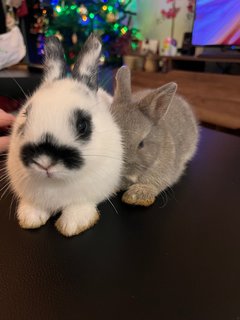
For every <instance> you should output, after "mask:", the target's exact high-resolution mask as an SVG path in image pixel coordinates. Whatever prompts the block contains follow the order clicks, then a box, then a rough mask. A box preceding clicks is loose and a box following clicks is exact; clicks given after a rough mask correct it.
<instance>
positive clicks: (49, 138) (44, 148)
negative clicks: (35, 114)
mask: <svg viewBox="0 0 240 320" xmlns="http://www.w3.org/2000/svg"><path fill="white" fill-rule="evenodd" d="M41 155H46V156H48V157H49V158H51V160H52V161H53V163H57V162H61V163H63V164H64V166H65V167H66V168H68V169H79V168H80V167H81V166H82V165H83V164H84V159H83V157H82V156H81V154H80V152H79V151H78V150H77V149H75V148H72V147H69V146H66V145H60V144H59V143H58V142H57V140H56V139H55V138H54V137H53V135H52V134H50V133H46V134H45V135H44V136H43V137H42V139H41V140H40V142H39V143H37V144H34V143H28V144H25V145H24V146H23V147H22V148H21V151H20V158H21V160H22V162H23V163H24V165H25V166H26V167H28V166H30V165H31V164H32V163H34V161H35V160H36V159H37V158H38V157H39V156H41Z"/></svg>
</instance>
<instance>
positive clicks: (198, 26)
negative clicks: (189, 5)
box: [192, 0, 240, 47]
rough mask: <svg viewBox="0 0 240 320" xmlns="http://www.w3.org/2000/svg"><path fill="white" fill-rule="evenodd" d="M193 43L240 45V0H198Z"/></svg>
mask: <svg viewBox="0 0 240 320" xmlns="http://www.w3.org/2000/svg"><path fill="white" fill-rule="evenodd" d="M192 44H193V45H194V46H237V47H239V46H240V0H196V9H195V18H194V23H193V32H192Z"/></svg>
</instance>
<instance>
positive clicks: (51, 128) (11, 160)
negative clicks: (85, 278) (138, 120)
mask: <svg viewBox="0 0 240 320" xmlns="http://www.w3.org/2000/svg"><path fill="white" fill-rule="evenodd" d="M100 52H101V43H100V41H99V40H98V38H97V37H96V36H94V35H93V34H92V35H91V36H90V37H89V38H88V39H87V41H86V43H85V44H84V46H83V48H82V50H81V52H80V54H79V56H78V58H77V62H76V64H75V66H74V69H73V72H72V75H73V77H72V78H67V77H66V66H65V62H64V52H63V48H62V46H61V43H60V42H59V41H58V39H57V38H55V37H51V38H48V39H47V41H46V46H45V72H44V80H43V83H42V84H41V86H40V87H39V89H38V90H37V91H36V92H35V93H34V94H33V95H32V96H31V97H30V98H29V99H28V101H27V102H26V103H25V105H24V106H23V107H22V109H21V110H20V112H19V114H18V116H17V118H16V122H15V124H14V127H13V131H12V135H11V142H10V149H9V154H8V159H7V169H8V174H9V177H10V181H11V185H12V188H13V190H14V191H15V193H16V195H17V196H18V198H19V205H18V209H17V217H18V220H19V224H20V226H21V227H23V228H38V227H40V226H41V225H44V224H45V223H46V221H47V220H48V219H49V217H50V216H51V215H53V214H54V213H56V212H58V211H60V210H61V211H62V213H61V215H60V217H59V218H58V220H57V222H56V227H57V229H58V230H59V231H60V232H61V233H62V234H63V235H65V236H73V235H76V234H79V233H81V232H82V231H84V230H86V229H88V228H90V227H91V226H93V225H94V224H95V223H96V222H97V221H98V219H99V213H98V211H97V204H98V203H100V202H101V201H103V200H105V199H107V198H108V197H109V196H111V195H112V194H113V193H114V192H115V191H116V189H117V186H118V185H119V181H120V178H121V168H122V162H123V161H122V156H123V148H122V142H121V133H120V130H119V128H118V126H117V124H116V122H115V121H114V119H113V116H112V115H111V113H110V109H109V103H110V102H111V98H110V97H108V96H107V93H105V92H104V91H103V90H102V89H98V86H97V68H98V60H99V56H100Z"/></svg>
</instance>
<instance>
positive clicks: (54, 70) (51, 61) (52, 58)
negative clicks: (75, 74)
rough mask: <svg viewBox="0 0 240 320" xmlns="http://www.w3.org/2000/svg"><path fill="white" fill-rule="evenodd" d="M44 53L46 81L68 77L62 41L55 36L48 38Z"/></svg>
mask: <svg viewBox="0 0 240 320" xmlns="http://www.w3.org/2000/svg"><path fill="white" fill-rule="evenodd" d="M44 53H45V60H44V81H54V80H57V79H62V78H64V77H66V75H67V67H66V63H65V59H64V50H63V47H62V44H61V42H60V40H59V39H58V38H56V37H54V36H52V37H48V38H46V40H45V47H44Z"/></svg>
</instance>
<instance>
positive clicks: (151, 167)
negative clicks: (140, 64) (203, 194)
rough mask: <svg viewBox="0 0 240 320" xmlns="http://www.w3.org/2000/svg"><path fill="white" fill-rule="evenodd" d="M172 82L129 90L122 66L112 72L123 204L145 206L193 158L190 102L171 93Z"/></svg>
mask: <svg viewBox="0 0 240 320" xmlns="http://www.w3.org/2000/svg"><path fill="white" fill-rule="evenodd" d="M176 90H177V84H176V83H174V82H171V83H168V84H166V85H164V86H162V87H159V88H157V89H154V90H143V91H139V92H137V93H135V94H132V93H131V75H130V71H129V69H128V68H127V67H121V68H120V69H119V70H118V72H117V74H116V89H115V93H114V99H113V103H112V106H111V108H112V113H113V114H114V116H115V119H116V121H117V123H118V125H119V127H120V129H121V131H122V137H123V143H124V148H125V169H124V172H123V177H122V181H121V189H122V190H126V191H125V192H124V194H123V197H122V200H123V202H125V203H127V204H131V205H140V206H149V205H151V204H152V203H154V201H155V198H156V196H157V195H158V194H159V193H161V192H162V191H163V190H165V189H166V188H168V187H170V186H172V185H173V184H174V183H176V182H177V181H178V180H179V178H180V177H181V175H182V174H183V172H184V169H185V167H186V164H187V162H188V161H189V160H190V159H191V158H192V157H193V155H194V153H195V151H196V147H197V142H198V124H197V121H196V119H195V117H194V114H193V112H192V110H191V107H190V106H189V104H188V103H187V102H186V101H185V100H184V99H183V98H182V97H180V96H179V95H176Z"/></svg>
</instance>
